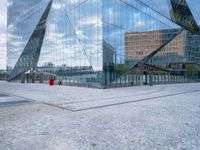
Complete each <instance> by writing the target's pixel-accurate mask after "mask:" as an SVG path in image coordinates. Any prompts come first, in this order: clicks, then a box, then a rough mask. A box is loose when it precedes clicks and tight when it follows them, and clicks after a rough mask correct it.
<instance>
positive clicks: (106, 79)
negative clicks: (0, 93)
mask: <svg viewBox="0 0 200 150" xmlns="http://www.w3.org/2000/svg"><path fill="white" fill-rule="evenodd" d="M197 5H199V4H198V3H197ZM183 8H184V9H183ZM181 10H184V11H181ZM195 10H196V9H195V8H194V9H191V8H190V7H188V4H187V3H186V1H185V0H178V1H177V0H148V1H147V0H131V1H130V0H26V1H24V0H8V21H7V25H8V41H7V70H8V72H9V76H8V77H7V79H8V80H9V81H17V80H20V81H23V82H30V81H32V82H45V81H46V80H48V78H53V79H55V80H56V81H61V82H62V84H65V85H77V86H90V87H98V88H106V87H114V86H123V85H126V84H128V85H133V84H134V82H135V81H136V83H137V79H138V76H137V75H139V76H143V74H142V72H143V69H144V67H145V65H146V64H147V63H149V65H151V66H152V68H153V70H154V71H155V70H156V67H155V66H154V67H153V65H154V64H155V63H154V59H153V58H156V57H157V56H160V54H159V53H162V52H163V51H165V52H166V51H168V52H169V53H170V56H171V54H178V55H179V56H181V57H183V56H185V53H186V51H188V54H189V53H190V54H191V53H195V56H196V58H194V59H196V60H197V59H199V44H195V43H198V42H199V40H198V37H197V38H193V37H192V38H189V37H188V38H185V37H184V36H186V31H185V30H187V32H191V33H188V35H189V34H193V35H194V36H195V35H197V34H199V27H198V25H197V24H199V23H200V22H199V20H200V18H199V17H200V16H198V15H196V13H195ZM133 34H134V35H135V36H136V35H137V36H136V37H138V38H144V40H143V39H142V40H140V41H139V42H137V39H136V41H135V40H130V41H131V42H130V43H128V42H127V39H129V37H128V36H130V38H133V37H134V36H133ZM193 35H192V36H193ZM161 37H162V38H161ZM194 39H196V41H195V40H194ZM174 40H175V41H174ZM184 40H187V41H184ZM141 41H142V42H141ZM177 41H179V42H177ZM192 41H194V44H185V42H187V43H191V42H192ZM132 42H133V43H132ZM134 43H136V47H135V49H134V45H135V44H134ZM129 44H130V45H133V46H130V47H128V46H127V45H129ZM137 44H139V45H137ZM174 44H176V46H175V49H174V48H173V49H172V48H171V47H170V46H169V45H174ZM183 47H188V48H187V50H185V51H183ZM132 48H133V49H132ZM193 50H194V51H193ZM196 54H197V55H196ZM162 56H163V54H162ZM170 56H167V57H170ZM164 57H165V56H164ZM191 59H193V57H191ZM127 60H131V61H129V63H126V62H127ZM162 60H164V59H162ZM167 60H170V59H167ZM155 61H156V60H155ZM195 62H196V61H195ZM166 63H169V62H166ZM138 69H139V70H140V71H139V72H138ZM136 70H137V71H136ZM150 70H151V69H150ZM166 72H167V73H168V74H169V75H170V74H171V73H170V72H169V71H167V70H166ZM145 75H146V73H145ZM134 78H136V79H134ZM142 78H143V77H142ZM145 80H146V79H145ZM141 82H143V81H141ZM59 83H60V82H59Z"/></svg>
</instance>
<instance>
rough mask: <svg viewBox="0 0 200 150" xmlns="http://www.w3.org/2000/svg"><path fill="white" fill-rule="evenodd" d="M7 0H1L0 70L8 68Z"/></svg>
mask: <svg viewBox="0 0 200 150" xmlns="http://www.w3.org/2000/svg"><path fill="white" fill-rule="evenodd" d="M6 1H7V0H0V70H1V69H5V68H6V31H7V30H6V24H7V2H6Z"/></svg>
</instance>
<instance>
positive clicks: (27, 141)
mask: <svg viewBox="0 0 200 150" xmlns="http://www.w3.org/2000/svg"><path fill="white" fill-rule="evenodd" d="M0 150H200V84H198V83H188V84H169V85H157V86H138V87H127V88H115V89H91V88H79V87H67V86H48V85H45V84H20V83H7V82H4V81H2V82H0Z"/></svg>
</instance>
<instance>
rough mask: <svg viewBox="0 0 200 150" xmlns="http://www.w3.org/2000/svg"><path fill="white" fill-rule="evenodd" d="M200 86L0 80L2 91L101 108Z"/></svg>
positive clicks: (72, 106)
mask: <svg viewBox="0 0 200 150" xmlns="http://www.w3.org/2000/svg"><path fill="white" fill-rule="evenodd" d="M199 90H200V84H199V83H188V84H169V85H156V86H138V87H127V88H115V89H89V88H80V87H67V86H48V85H46V84H20V83H8V82H0V91H2V92H5V93H9V94H13V95H17V96H21V97H24V98H27V99H31V100H35V101H37V102H41V103H45V104H49V105H52V106H57V107H60V108H64V109H67V110H72V111H80V110H84V109H92V108H98V107H99V108H101V107H106V106H112V105H118V104H123V103H130V102H134V101H139V100H145V99H154V98H159V97H165V96H170V95H176V94H181V93H185V92H191V93H192V92H194V91H199Z"/></svg>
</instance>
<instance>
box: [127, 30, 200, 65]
mask: <svg viewBox="0 0 200 150" xmlns="http://www.w3.org/2000/svg"><path fill="white" fill-rule="evenodd" d="M177 32H178V30H177V31H176V29H167V30H155V31H149V32H127V33H125V51H124V52H125V62H126V64H130V63H133V62H136V61H139V60H141V59H143V58H144V57H145V56H146V55H149V54H150V53H151V52H152V51H153V50H155V49H156V48H157V47H159V46H161V45H162V44H163V41H165V40H167V39H168V38H170V35H171V34H175V33H177ZM198 41H200V35H192V34H191V33H190V32H188V31H184V32H183V33H181V34H180V35H179V36H177V37H176V38H175V39H174V40H173V41H172V42H170V43H169V44H168V45H167V46H165V47H164V48H163V49H162V50H161V51H160V52H159V53H158V54H156V55H155V56H154V58H153V61H152V62H151V63H153V64H156V65H169V64H170V63H181V62H182V63H187V62H188V63H197V64H200V59H199V58H200V43H199V42H198Z"/></svg>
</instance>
